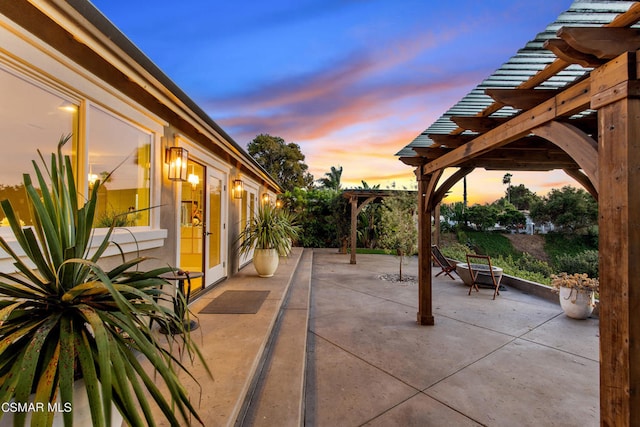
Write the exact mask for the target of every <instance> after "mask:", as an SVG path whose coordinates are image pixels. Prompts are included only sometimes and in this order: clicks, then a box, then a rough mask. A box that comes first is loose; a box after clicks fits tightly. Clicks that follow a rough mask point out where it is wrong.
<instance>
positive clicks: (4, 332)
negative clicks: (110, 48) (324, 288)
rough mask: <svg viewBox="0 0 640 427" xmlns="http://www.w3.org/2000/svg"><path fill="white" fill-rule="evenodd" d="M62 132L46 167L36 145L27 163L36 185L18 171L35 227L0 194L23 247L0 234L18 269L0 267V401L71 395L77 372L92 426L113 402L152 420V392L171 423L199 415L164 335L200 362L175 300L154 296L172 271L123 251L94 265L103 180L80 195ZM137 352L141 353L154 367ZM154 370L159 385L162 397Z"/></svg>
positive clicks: (133, 416) (100, 248)
mask: <svg viewBox="0 0 640 427" xmlns="http://www.w3.org/2000/svg"><path fill="white" fill-rule="evenodd" d="M68 139H69V137H63V138H61V140H60V142H59V144H58V149H57V153H52V154H51V159H50V162H49V165H48V166H47V161H46V160H45V158H44V157H43V156H42V154H40V152H38V154H39V156H40V160H41V162H42V165H41V166H39V164H38V163H37V162H36V161H34V162H33V166H34V170H35V175H36V179H37V183H38V186H39V191H38V190H37V189H36V187H35V186H34V184H33V182H32V179H31V176H30V175H28V174H25V175H24V185H25V188H26V192H27V196H28V204H29V207H30V212H31V215H32V218H33V226H32V227H22V226H21V225H20V220H19V218H17V215H16V214H15V211H14V209H13V208H12V206H11V203H10V202H9V201H7V200H3V201H2V202H0V205H1V207H2V210H3V211H4V214H5V215H6V218H7V220H8V222H9V224H10V226H11V229H12V231H13V234H14V236H15V239H16V241H17V243H18V244H19V246H20V248H21V249H22V251H23V252H24V254H25V256H24V257H21V256H20V255H19V254H18V253H16V252H15V251H14V250H12V248H11V246H10V245H9V244H8V242H7V241H6V240H5V239H3V238H0V247H2V249H4V250H5V251H6V252H7V253H8V254H9V255H10V256H11V257H12V258H13V260H14V265H15V268H16V270H17V271H16V273H15V274H5V273H0V297H1V299H0V402H10V401H13V402H30V401H31V402H43V403H44V404H48V403H49V402H51V403H53V402H73V383H74V380H75V379H77V378H79V377H82V378H83V379H84V382H85V384H86V393H87V396H88V401H89V406H90V411H91V418H92V424H93V425H94V426H103V425H110V424H111V407H112V405H115V406H116V407H117V409H118V410H119V412H120V413H121V414H122V416H123V418H124V420H125V421H126V422H127V423H128V424H129V425H134V426H138V425H140V426H141V425H153V424H154V423H155V421H154V419H153V415H152V412H153V411H152V409H151V407H150V404H149V401H150V400H153V401H155V403H156V404H157V406H158V407H159V408H160V409H161V411H162V413H163V414H164V416H165V417H166V418H167V420H168V421H169V422H170V423H171V425H177V424H179V419H178V418H181V419H183V420H188V419H189V418H190V417H191V416H193V417H194V418H195V419H197V420H200V418H199V417H198V414H197V411H196V409H195V408H194V407H193V406H192V404H191V403H190V401H189V396H188V395H187V393H186V390H185V388H184V387H183V385H182V384H181V381H180V380H179V378H178V374H179V373H180V372H186V373H187V375H189V373H188V371H187V369H186V367H185V365H183V364H182V363H181V362H180V360H178V359H177V358H176V357H175V356H173V355H172V352H171V349H172V344H171V340H172V339H173V340H180V342H179V344H181V349H186V350H187V352H188V354H189V356H190V358H191V361H193V360H194V357H197V358H198V359H199V360H200V361H201V362H202V363H203V365H204V366H205V367H206V364H205V362H204V360H203V358H202V355H201V354H200V352H199V351H198V349H197V347H196V346H195V345H194V343H193V342H192V341H191V340H190V337H189V333H188V331H185V328H184V326H183V323H182V319H180V318H179V317H178V316H176V315H175V313H174V312H173V311H172V310H171V309H169V308H167V307H168V306H172V304H161V302H163V301H171V300H172V295H169V294H168V293H165V292H164V291H163V290H162V285H163V284H164V283H165V281H164V280H163V279H162V278H161V277H160V275H161V274H164V273H167V272H171V271H174V270H175V269H173V268H171V267H165V268H157V269H152V270H150V271H141V269H140V263H142V262H143V261H144V260H145V258H143V257H137V258H135V259H131V260H125V259H124V256H123V257H122V263H121V264H120V265H118V266H117V267H115V268H113V269H111V270H108V271H105V270H104V269H103V268H101V267H100V265H99V264H98V262H99V260H100V258H101V256H102V255H103V254H104V252H105V250H106V249H107V247H108V246H109V245H110V236H111V234H112V232H113V226H112V227H111V228H109V229H108V231H107V232H106V235H105V237H104V238H102V239H101V243H100V244H99V245H92V244H91V242H92V239H93V238H94V234H95V233H94V232H93V223H94V215H95V212H96V203H97V195H98V190H99V188H100V182H99V181H98V182H96V183H95V185H94V186H93V189H92V192H91V194H90V195H89V198H88V200H86V202H84V203H79V202H81V201H80V200H79V194H78V192H77V190H76V183H75V179H74V174H73V171H72V167H71V161H70V159H69V157H68V156H63V154H62V147H63V145H64V144H65V143H66V142H67V141H68ZM92 246H94V247H95V246H97V249H95V250H91V247H92ZM151 319H153V320H154V321H156V322H158V323H159V324H160V325H162V326H163V327H165V328H166V329H168V330H175V331H178V332H181V334H180V335H175V336H174V337H171V338H170V340H169V342H170V343H169V344H168V345H167V344H165V345H163V344H162V343H161V342H159V341H158V340H157V338H156V337H155V336H154V334H153V333H152V330H151V322H150V320H151ZM137 356H142V357H141V358H144V359H146V360H147V361H148V363H149V365H150V366H151V367H152V369H153V371H155V373H154V374H153V375H150V374H149V373H148V372H147V369H145V367H144V366H143V364H144V363H141V362H140V361H139V360H138V358H137ZM207 371H208V368H207ZM152 377H158V378H160V379H161V382H162V383H164V384H163V387H165V388H166V389H167V390H168V392H167V393H166V396H165V395H164V394H163V393H162V392H161V391H160V388H159V387H158V385H156V384H155V382H156V380H157V379H156V378H152ZM174 411H175V412H177V413H178V414H179V415H176V414H175V413H174ZM14 415H15V418H14V425H23V424H24V423H25V415H26V414H25V413H16V414H14ZM31 416H32V418H31V422H32V425H38V426H40V425H51V423H52V422H53V413H51V412H48V411H38V412H34V413H32V414H31ZM72 418H73V414H72V412H67V413H65V414H64V424H65V425H71V424H72Z"/></svg>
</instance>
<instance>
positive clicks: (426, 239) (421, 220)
mask: <svg viewBox="0 0 640 427" xmlns="http://www.w3.org/2000/svg"><path fill="white" fill-rule="evenodd" d="M416 175H417V178H418V314H417V317H418V319H417V321H418V324H419V325H434V324H435V320H434V318H433V303H432V300H433V295H432V289H431V287H432V276H431V211H430V208H429V206H428V204H429V203H428V200H429V198H430V194H429V192H430V191H431V186H430V185H429V184H430V181H431V179H432V176H431V175H424V174H422V168H421V167H420V168H418V169H417V170H416Z"/></svg>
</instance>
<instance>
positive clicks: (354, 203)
mask: <svg viewBox="0 0 640 427" xmlns="http://www.w3.org/2000/svg"><path fill="white" fill-rule="evenodd" d="M349 201H350V202H351V257H350V259H349V264H355V263H356V247H357V244H358V213H360V209H358V196H351V197H350V198H349Z"/></svg>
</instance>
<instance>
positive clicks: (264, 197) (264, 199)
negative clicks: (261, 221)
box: [262, 193, 271, 205]
mask: <svg viewBox="0 0 640 427" xmlns="http://www.w3.org/2000/svg"><path fill="white" fill-rule="evenodd" d="M270 202H271V197H269V193H264V194H262V203H263V204H265V205H266V204H267V203H270Z"/></svg>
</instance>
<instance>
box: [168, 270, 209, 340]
mask: <svg viewBox="0 0 640 427" xmlns="http://www.w3.org/2000/svg"><path fill="white" fill-rule="evenodd" d="M203 276H204V273H203V272H201V271H184V270H178V271H175V272H173V273H164V274H162V275H160V277H162V278H163V279H165V280H175V281H176V282H177V285H178V286H177V288H176V293H177V297H176V298H174V300H173V310H174V312H175V313H176V315H177V316H178V317H179V318H181V319H182V322H183V324H184V328H185V329H187V330H189V331H193V330H195V329H198V327H199V326H200V325H198V322H196V321H195V320H193V319H190V320H187V319H186V318H185V316H186V314H187V306H188V305H189V299H190V298H191V279H197V278H200V277H203ZM185 280H186V282H187V285H188V287H187V289H186V294H185ZM180 297H182V298H184V301H185V304H186V305H184V306H183V304H182V303H181V302H179V299H182V298H180ZM160 333H162V334H168V333H177V331H167V330H166V329H164V328H163V327H161V328H160Z"/></svg>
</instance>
